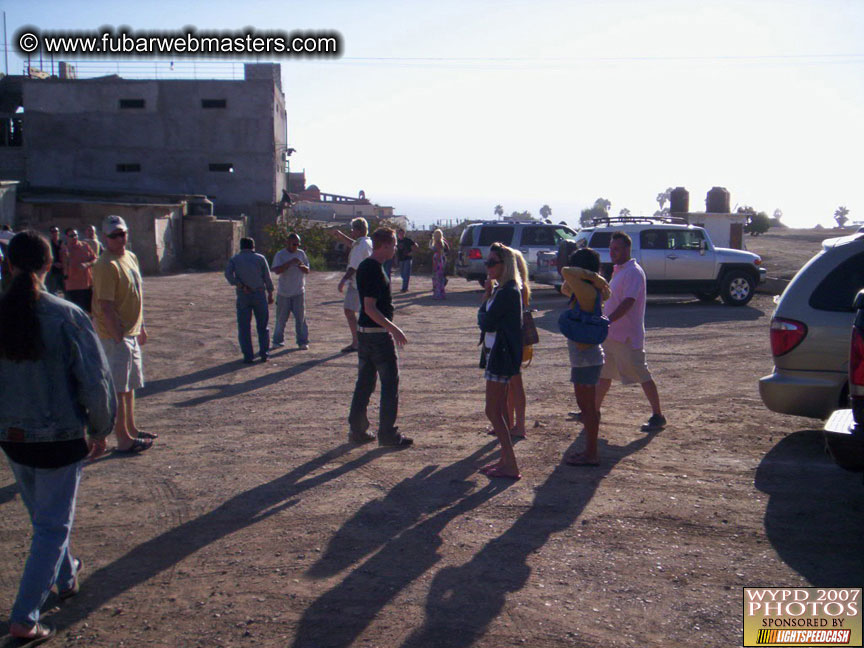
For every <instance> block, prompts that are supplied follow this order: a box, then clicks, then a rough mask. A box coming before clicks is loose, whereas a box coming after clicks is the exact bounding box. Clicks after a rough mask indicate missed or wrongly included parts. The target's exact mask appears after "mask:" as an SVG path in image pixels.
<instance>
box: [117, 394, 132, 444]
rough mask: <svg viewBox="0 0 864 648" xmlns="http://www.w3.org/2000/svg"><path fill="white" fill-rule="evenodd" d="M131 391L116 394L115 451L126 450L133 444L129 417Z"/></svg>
mask: <svg viewBox="0 0 864 648" xmlns="http://www.w3.org/2000/svg"><path fill="white" fill-rule="evenodd" d="M131 395H132V392H131V391H127V392H117V419H116V420H115V421H114V436H115V437H116V438H117V449H118V450H128V449H129V448H131V447H132V444H133V443H134V442H135V438H134V437H133V436H131V435H130V433H129V432H130V430H129V427H128V425H129V416H128V414H127V411H128V409H129V407H130V406H129V397H130V396H131Z"/></svg>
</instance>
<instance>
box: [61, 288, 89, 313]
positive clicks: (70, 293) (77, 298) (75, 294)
mask: <svg viewBox="0 0 864 648" xmlns="http://www.w3.org/2000/svg"><path fill="white" fill-rule="evenodd" d="M66 299H67V300H69V301H70V302H72V303H73V304H75V305H76V306H77V307H78V308H80V309H81V310H83V311H84V312H85V313H89V312H90V303H91V302H92V301H93V289H92V288H83V289H81V290H67V291H66Z"/></svg>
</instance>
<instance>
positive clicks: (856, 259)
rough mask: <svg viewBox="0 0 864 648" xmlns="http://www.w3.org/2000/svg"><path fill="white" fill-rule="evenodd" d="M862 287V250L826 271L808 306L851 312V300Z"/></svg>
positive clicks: (863, 272) (863, 279)
mask: <svg viewBox="0 0 864 648" xmlns="http://www.w3.org/2000/svg"><path fill="white" fill-rule="evenodd" d="M862 288H864V252H861V253H859V254H856V255H855V256H853V257H851V258H849V259H846V260H845V261H844V262H843V263H841V264H840V265H838V266H837V267H836V268H834V269H833V270H832V271H831V272H829V273H828V276H826V277H825V278H824V279H823V280H822V282H821V283H820V284H819V286H818V287H817V288H816V290H814V291H813V294H812V295H810V306H811V307H812V308H815V309H816V310H825V311H838V312H847V313H851V312H853V311H854V309H853V308H852V301H853V300H854V299H855V295H857V294H858V291H859V290H861V289H862Z"/></svg>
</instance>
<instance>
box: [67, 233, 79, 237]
mask: <svg viewBox="0 0 864 648" xmlns="http://www.w3.org/2000/svg"><path fill="white" fill-rule="evenodd" d="M66 236H68V237H69V238H78V235H77V234H75V233H74V232H73V233H72V234H67V235H66Z"/></svg>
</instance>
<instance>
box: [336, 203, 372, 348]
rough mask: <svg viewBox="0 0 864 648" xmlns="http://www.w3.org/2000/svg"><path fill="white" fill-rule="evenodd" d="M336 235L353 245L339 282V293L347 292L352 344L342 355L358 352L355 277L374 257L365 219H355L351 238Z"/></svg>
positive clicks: (358, 297) (347, 318)
mask: <svg viewBox="0 0 864 648" xmlns="http://www.w3.org/2000/svg"><path fill="white" fill-rule="evenodd" d="M333 232H335V235H336V236H337V237H338V238H340V239H342V240H343V241H344V242H346V243H348V244H350V245H351V253H350V254H349V255H348V269H347V270H346V271H345V274H344V275H343V277H342V279H341V280H340V281H339V292H340V293H341V292H343V290H344V289H345V286H346V284H347V286H348V289H347V290H345V300H344V301H343V303H342V307H343V308H344V309H345V319H346V320H348V328H349V329H350V330H351V344H349V345H348V346H346V347H345V348H343V349H342V353H351V352H352V351H356V350H357V313H359V312H360V293H358V292H357V285H356V283H355V282H354V275H355V274H357V268H358V267H359V266H360V263H361V262H362V261H364V260H365V259H366V258H367V257H369V256H371V255H372V239H371V238H369V236H368V233H369V223H367V222H366V219H365V218H355V219H354V220H352V221H351V236H348V235H347V234H343V233H342V232H340V231H339V230H333Z"/></svg>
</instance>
